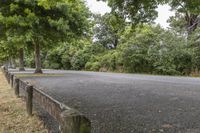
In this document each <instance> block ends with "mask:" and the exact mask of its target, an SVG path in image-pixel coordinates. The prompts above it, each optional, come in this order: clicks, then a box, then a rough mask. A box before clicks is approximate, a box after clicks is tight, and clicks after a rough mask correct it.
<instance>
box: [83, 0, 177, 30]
mask: <svg viewBox="0 0 200 133" xmlns="http://www.w3.org/2000/svg"><path fill="white" fill-rule="evenodd" d="M86 3H87V5H88V7H89V9H90V10H91V11H92V12H93V13H100V14H105V13H106V12H110V8H109V7H108V6H107V4H106V3H105V2H102V1H100V2H97V1H96V0H86ZM169 9H170V7H169V6H167V5H164V6H159V7H158V9H157V11H158V18H157V19H156V21H155V22H156V23H159V24H160V25H161V26H162V27H164V28H166V27H168V26H169V24H168V23H167V19H168V18H169V16H172V15H174V13H173V12H171V11H170V10H169Z"/></svg>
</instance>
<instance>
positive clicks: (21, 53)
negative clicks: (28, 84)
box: [19, 48, 25, 71]
mask: <svg viewBox="0 0 200 133" xmlns="http://www.w3.org/2000/svg"><path fill="white" fill-rule="evenodd" d="M19 71H25V69H24V49H23V48H20V49H19Z"/></svg>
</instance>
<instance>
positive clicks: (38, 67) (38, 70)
mask: <svg viewBox="0 0 200 133" xmlns="http://www.w3.org/2000/svg"><path fill="white" fill-rule="evenodd" d="M35 67H36V69H35V73H42V65H41V57H40V45H39V44H38V43H35Z"/></svg>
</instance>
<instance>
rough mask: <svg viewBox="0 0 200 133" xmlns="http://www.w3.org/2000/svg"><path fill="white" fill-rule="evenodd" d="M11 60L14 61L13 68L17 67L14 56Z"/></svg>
mask: <svg viewBox="0 0 200 133" xmlns="http://www.w3.org/2000/svg"><path fill="white" fill-rule="evenodd" d="M11 62H12V69H16V62H15V59H14V58H13V57H12V58H11Z"/></svg>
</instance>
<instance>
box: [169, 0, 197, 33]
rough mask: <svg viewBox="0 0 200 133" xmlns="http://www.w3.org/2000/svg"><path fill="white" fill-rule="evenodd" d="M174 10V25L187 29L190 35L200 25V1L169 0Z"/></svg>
mask: <svg viewBox="0 0 200 133" xmlns="http://www.w3.org/2000/svg"><path fill="white" fill-rule="evenodd" d="M167 3H168V4H169V5H170V6H171V8H172V10H173V11H175V12H176V15H175V16H174V17H171V18H170V20H169V21H170V22H171V26H172V27H179V29H185V30H186V32H187V34H188V35H190V34H191V33H192V32H193V31H195V30H196V29H197V27H198V26H199V25H200V1H198V0H167Z"/></svg>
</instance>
